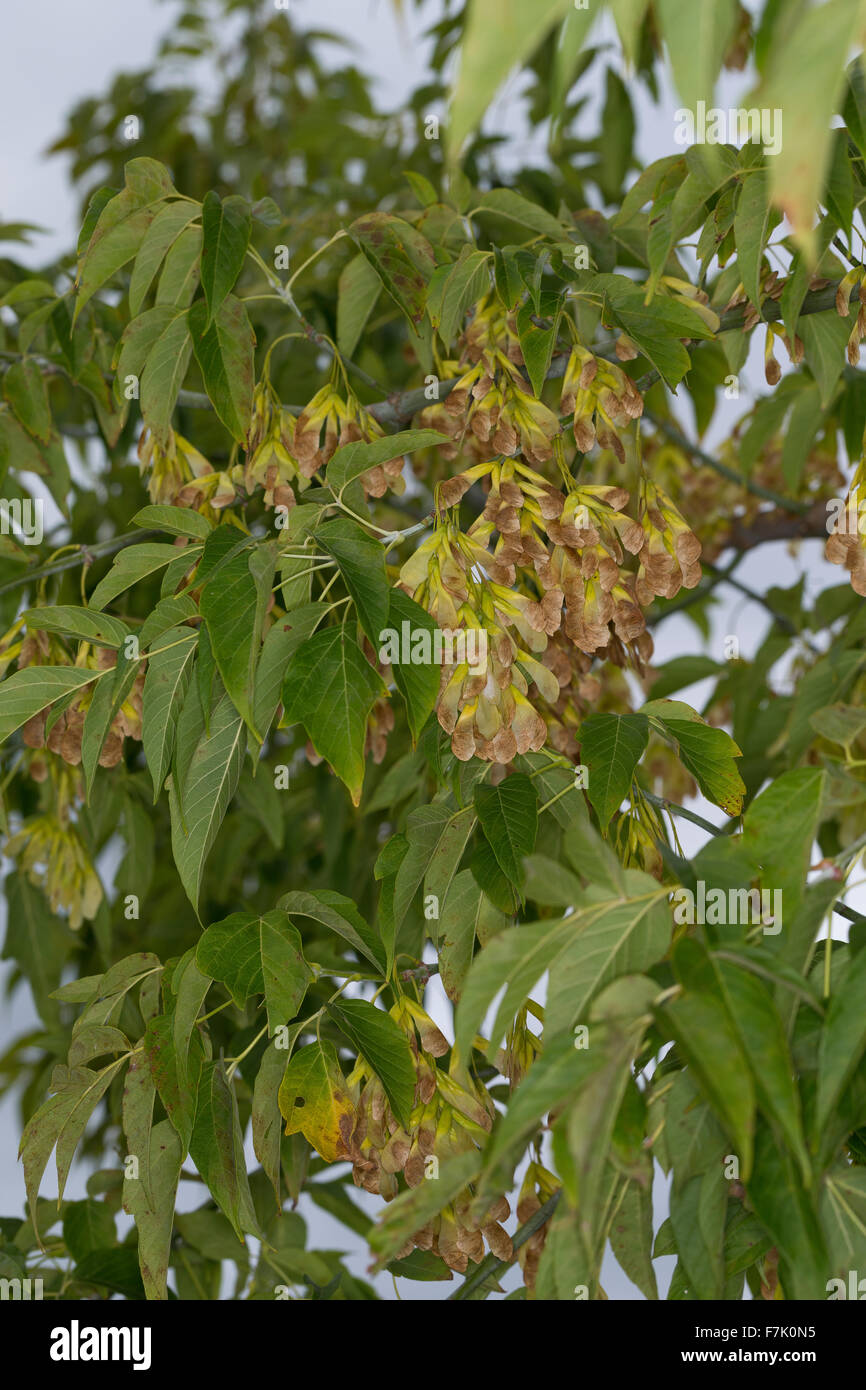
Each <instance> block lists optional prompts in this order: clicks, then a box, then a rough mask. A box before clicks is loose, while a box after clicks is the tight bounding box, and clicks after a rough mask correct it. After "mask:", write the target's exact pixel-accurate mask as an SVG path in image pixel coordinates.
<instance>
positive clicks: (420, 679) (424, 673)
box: [388, 588, 441, 743]
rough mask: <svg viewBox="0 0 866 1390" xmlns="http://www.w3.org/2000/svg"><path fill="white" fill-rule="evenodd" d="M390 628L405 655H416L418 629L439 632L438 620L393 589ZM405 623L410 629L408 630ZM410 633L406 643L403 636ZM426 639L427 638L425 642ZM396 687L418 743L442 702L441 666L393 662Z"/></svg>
mask: <svg viewBox="0 0 866 1390" xmlns="http://www.w3.org/2000/svg"><path fill="white" fill-rule="evenodd" d="M388 605H389V606H388V626H389V627H390V628H392V629H393V630H394V631H395V632H396V633H398V634H399V637H400V651H401V655H402V653H403V651H404V648H405V649H408V651H409V653H410V655H411V653H412V638H413V635H414V633H415V632H417V631H418V629H419V628H420V629H422V630H423V631H425V632H429V633H435V632H436V631H437V630H438V624H437V622H436V620H435V619H434V618H432V617H431V615H430V614H429V613H428V612H427V610H426V609H425V608H422V607H421V605H420V603H416V602H415V600H414V599H411V598H410V597H409V595H408V594H404V593H403V590H402V589H396V588H395V589H390V590H389V594H388ZM404 624H407V625H408V626H406V627H404ZM404 632H405V633H406V634H407V641H406V643H405V644H404V642H403V634H404ZM422 640H423V639H422ZM391 670H392V671H393V673H394V684H395V685H396V687H397V689H398V690H399V692H400V694H401V695H402V696H403V699H404V700H405V702H406V714H407V717H408V720H409V729H410V732H411V734H412V741H413V743H417V742H418V739H419V737H420V734H421V730H422V729H423V728H424V725H425V724H426V723H427V720H428V719H429V717H430V715H431V714H432V713H433V710H434V709H435V708H436V702H437V700H438V699H439V685H440V675H441V667H440V666H438V665H437V664H436V663H435V662H434V661H411V660H410V661H408V662H403V661H399V662H396V663H395V662H392V663H391Z"/></svg>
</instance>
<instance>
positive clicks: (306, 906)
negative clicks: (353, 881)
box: [277, 888, 385, 971]
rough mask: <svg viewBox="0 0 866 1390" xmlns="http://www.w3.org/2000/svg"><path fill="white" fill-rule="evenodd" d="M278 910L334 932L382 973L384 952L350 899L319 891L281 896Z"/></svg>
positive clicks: (324, 889) (323, 890) (327, 890)
mask: <svg viewBox="0 0 866 1390" xmlns="http://www.w3.org/2000/svg"><path fill="white" fill-rule="evenodd" d="M277 906H278V907H281V908H283V909H284V910H285V911H286V912H288V914H289V916H290V917H310V918H311V919H312V920H313V921H314V922H319V923H320V925H321V926H323V927H325V928H327V930H328V931H334V932H336V933H337V935H338V936H342V937H343V939H344V940H345V941H348V942H349V944H350V945H351V946H352V947H354V949H355V950H356V951H357V952H358V953H359V954H360V955H362V956H366V958H367V960H368V961H370V962H371V963H372V964H373V965H374V966H375V967H376V969H377V970H379V971H384V968H385V952H384V950H383V949H382V943H381V941H380V940H379V939H378V937H377V936H376V933H375V932H374V931H373V930H372V928H371V927H369V926H368V924H367V923H366V922H365V921H364V919H363V917H362V916H361V914H360V913H359V911H358V909H357V908H356V906H355V904H354V903H353V902H352V899H351V898H346V897H344V896H343V894H342V893H334V892H332V890H331V889H329V888H320V889H318V891H317V892H315V893H285V894H284V895H283V897H282V898H280V901H279V903H278V904H277Z"/></svg>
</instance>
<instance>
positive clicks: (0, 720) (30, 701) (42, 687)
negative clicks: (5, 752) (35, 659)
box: [0, 666, 99, 743]
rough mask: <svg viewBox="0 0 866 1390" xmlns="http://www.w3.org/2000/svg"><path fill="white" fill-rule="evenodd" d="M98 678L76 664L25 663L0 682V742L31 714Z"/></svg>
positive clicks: (93, 673) (95, 674)
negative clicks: (36, 664)
mask: <svg viewBox="0 0 866 1390" xmlns="http://www.w3.org/2000/svg"><path fill="white" fill-rule="evenodd" d="M98 678H99V672H97V671H85V670H83V669H81V668H80V667H78V666H25V667H24V669H23V670H21V671H15V672H14V673H13V674H12V675H11V676H7V677H6V679H5V680H4V681H3V682H2V683H0V743H5V742H6V740H7V738H8V737H9V735H10V734H13V733H14V732H15V730H16V729H18V728H20V727H21V725H22V724H26V723H27V720H28V719H32V718H33V715H34V714H39V712H40V710H43V709H47V708H48V706H49V705H53V704H54V701H55V700H59V699H61V698H62V696H64V695H68V694H70V692H71V691H74V690H80V689H81V687H82V686H85V685H89V684H90V682H91V681H94V680H97V679H98Z"/></svg>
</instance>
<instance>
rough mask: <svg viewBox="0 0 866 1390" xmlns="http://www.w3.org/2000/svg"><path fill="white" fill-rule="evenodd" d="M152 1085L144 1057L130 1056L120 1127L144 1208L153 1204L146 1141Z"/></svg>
mask: <svg viewBox="0 0 866 1390" xmlns="http://www.w3.org/2000/svg"><path fill="white" fill-rule="evenodd" d="M155 1099H156V1084H155V1082H154V1079H153V1073H152V1071H151V1068H150V1060H149V1058H148V1056H147V1053H146V1052H145V1051H144V1050H142V1051H141V1052H134V1053H133V1055H132V1056H131V1057H130V1059H129V1066H128V1068H127V1072H126V1078H125V1081H124V1086H123V1105H122V1110H121V1113H122V1124H123V1133H124V1136H125V1137H126V1156H127V1157H133V1158H135V1159H136V1160H137V1162H138V1179H137V1181H138V1182H140V1183H141V1189H142V1193H143V1196H144V1201H145V1203H146V1204H148V1205H150V1204H152V1202H153V1189H152V1187H151V1179H150V1140H151V1133H152V1130H153V1103H154V1101H155Z"/></svg>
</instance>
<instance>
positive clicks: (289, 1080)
mask: <svg viewBox="0 0 866 1390" xmlns="http://www.w3.org/2000/svg"><path fill="white" fill-rule="evenodd" d="M279 1105H280V1114H281V1115H283V1117H284V1118H285V1121H286V1134H303V1135H304V1138H305V1139H307V1140H309V1142H310V1143H311V1144H312V1146H313V1148H314V1149H315V1150H316V1153H318V1154H319V1155H320V1156H321V1157H322V1158H324V1159H325V1161H326V1162H327V1163H336V1162H337V1160H338V1159H340V1158H345V1157H346V1156H347V1153H348V1140H349V1135H350V1134H351V1132H352V1129H353V1127H354V1124H355V1103H354V1101H353V1100H352V1097H351V1095H350V1093H349V1089H348V1087H347V1086H346V1082H345V1080H344V1078H343V1073H342V1071H341V1070H340V1063H339V1061H338V1059H337V1049H336V1048H335V1047H334V1044H333V1043H329V1042H316V1043H312V1044H311V1045H310V1046H309V1047H302V1048H301V1050H300V1051H299V1052H296V1053H295V1055H294V1057H293V1058H292V1060H291V1062H290V1063H289V1065H288V1067H287V1068H286V1074H285V1076H284V1077H283V1080H282V1083H281V1085H280V1093H279Z"/></svg>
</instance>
